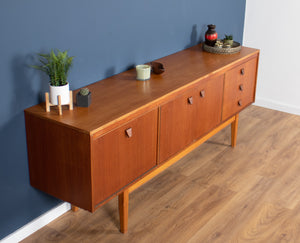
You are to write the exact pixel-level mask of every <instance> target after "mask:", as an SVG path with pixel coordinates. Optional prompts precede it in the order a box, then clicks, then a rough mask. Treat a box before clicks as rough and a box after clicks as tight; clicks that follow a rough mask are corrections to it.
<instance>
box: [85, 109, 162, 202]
mask: <svg viewBox="0 0 300 243" xmlns="http://www.w3.org/2000/svg"><path fill="white" fill-rule="evenodd" d="M157 113H158V111H157V109H154V110H152V111H150V112H148V113H147V114H145V115H143V116H141V117H138V118H136V119H134V120H133V121H130V122H128V123H126V124H124V125H123V126H121V127H119V128H117V129H115V130H113V131H111V132H109V133H107V134H105V135H103V136H101V137H98V138H93V139H92V145H91V156H92V161H93V162H92V178H93V182H92V183H93V185H92V187H93V201H94V203H93V204H94V205H96V207H97V205H98V204H99V203H101V202H102V201H103V200H105V199H106V198H108V197H110V196H111V195H112V192H118V191H120V190H121V189H122V188H123V187H125V186H126V185H128V184H129V183H131V182H133V181H134V180H136V179H137V178H138V177H139V176H141V175H143V174H144V173H145V172H147V171H148V170H150V169H151V168H153V167H154V166H155V165H156V150H157V148H156V142H157ZM127 129H131V137H129V136H128V135H127V133H126V130H127Z"/></svg>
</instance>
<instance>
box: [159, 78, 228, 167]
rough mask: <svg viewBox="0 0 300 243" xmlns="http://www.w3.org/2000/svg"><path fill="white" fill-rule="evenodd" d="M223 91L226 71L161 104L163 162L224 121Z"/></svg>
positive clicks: (160, 159) (160, 157)
mask: <svg viewBox="0 0 300 243" xmlns="http://www.w3.org/2000/svg"><path fill="white" fill-rule="evenodd" d="M222 92H223V75H221V76H218V77H216V78H213V79H206V80H202V81H201V83H200V84H199V85H198V86H197V87H196V88H194V89H190V90H188V91H187V92H185V93H184V94H182V95H181V96H179V97H177V98H175V99H174V100H172V101H170V102H168V103H166V104H164V105H162V106H161V108H160V116H161V117H160V143H159V148H160V149H159V163H162V162H164V161H166V160H167V159H168V158H170V157H171V156H173V155H175V154H176V153H178V152H180V151H181V150H183V149H184V148H185V147H187V146H188V145H189V144H191V143H192V142H193V141H195V140H196V139H197V138H199V137H201V136H202V135H204V134H205V133H207V132H209V131H210V130H211V129H213V128H214V127H215V126H216V125H217V124H219V123H220V121H221V109H222Z"/></svg>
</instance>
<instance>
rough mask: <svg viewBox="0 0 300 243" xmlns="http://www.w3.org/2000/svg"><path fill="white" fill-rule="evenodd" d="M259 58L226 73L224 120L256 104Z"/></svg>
mask: <svg viewBox="0 0 300 243" xmlns="http://www.w3.org/2000/svg"><path fill="white" fill-rule="evenodd" d="M256 69H257V58H253V59H251V60H249V61H247V62H245V63H242V64H240V65H239V66H237V67H235V68H233V69H231V70H229V71H228V72H226V73H225V83H224V100H223V113H222V120H223V121H224V120H226V119H228V118H230V117H231V116H233V115H234V114H236V113H237V112H239V111H240V110H242V109H243V108H245V107H246V106H248V105H249V104H251V103H252V102H254V99H255V88H256Z"/></svg>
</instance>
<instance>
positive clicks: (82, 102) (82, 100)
mask: <svg viewBox="0 0 300 243" xmlns="http://www.w3.org/2000/svg"><path fill="white" fill-rule="evenodd" d="M91 102H92V93H91V92H89V94H88V95H81V94H80V92H78V93H77V94H76V104H77V106H80V107H89V106H90V104H91Z"/></svg>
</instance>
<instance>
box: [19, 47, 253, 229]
mask: <svg viewBox="0 0 300 243" xmlns="http://www.w3.org/2000/svg"><path fill="white" fill-rule="evenodd" d="M258 59H259V50H256V49H252V48H247V47H242V50H241V52H239V53H236V54H232V55H216V54H211V53H207V52H204V51H203V50H202V48H201V45H196V46H194V47H191V48H188V49H186V50H183V51H180V52H177V53H175V54H172V55H169V56H166V57H163V58H161V59H159V60H157V61H158V62H161V63H163V65H164V67H165V69H166V71H165V72H164V73H163V74H160V75H155V74H152V75H151V79H150V80H148V81H137V80H136V73H135V70H134V69H132V70H129V71H126V72H123V73H120V74H118V75H115V76H112V77H110V78H107V79H105V80H102V81H99V82H96V83H94V84H91V85H89V86H88V88H89V89H90V90H91V92H92V104H91V106H90V107H88V108H83V107H76V106H75V107H74V110H67V109H64V110H63V114H62V115H61V116H60V115H58V113H57V111H56V110H55V108H51V109H52V110H51V111H50V112H46V111H45V104H39V105H36V106H33V107H30V108H28V109H26V110H25V122H26V134H27V147H28V161H29V171H30V183H31V185H32V186H33V187H35V188H38V189H40V190H42V191H44V192H46V193H48V194H50V195H53V196H54V197H57V198H60V199H61V200H64V201H67V202H70V203H71V204H72V205H73V208H74V210H75V209H76V207H79V208H82V209H86V210H88V211H90V212H94V211H95V210H96V209H98V208H99V207H101V205H103V204H104V203H106V202H107V201H109V200H110V199H111V198H113V197H115V196H117V195H118V196H119V213H120V227H121V232H123V233H124V232H126V231H127V222H128V195H129V193H130V192H132V191H133V190H135V189H136V188H138V187H139V186H140V185H142V184H144V183H145V182H147V181H148V180H150V179H151V178H153V177H154V176H155V175H157V174H158V173H160V172H161V171H163V170H164V169H166V168H168V167H169V166H170V165H172V164H173V163H175V162H176V161H178V160H179V159H180V158H182V157H183V156H184V155H186V154H187V153H189V152H190V151H191V150H193V149H194V148H196V147H197V146H199V145H200V144H201V143H203V142H204V141H206V140H207V139H208V138H210V137H211V136H213V135H214V134H216V133H217V132H219V131H220V130H221V129H223V128H224V127H226V126H228V125H230V124H231V132H232V135H231V145H232V146H233V147H234V146H235V145H236V137H237V127H238V115H239V112H240V111H241V110H243V109H244V108H246V107H247V106H249V105H250V104H251V103H252V102H254V99H255V89H256V76H257V67H258ZM75 93H76V92H74V94H75Z"/></svg>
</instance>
